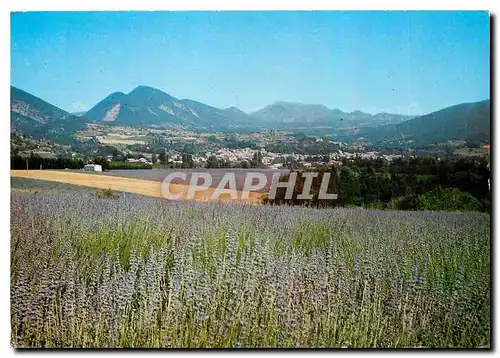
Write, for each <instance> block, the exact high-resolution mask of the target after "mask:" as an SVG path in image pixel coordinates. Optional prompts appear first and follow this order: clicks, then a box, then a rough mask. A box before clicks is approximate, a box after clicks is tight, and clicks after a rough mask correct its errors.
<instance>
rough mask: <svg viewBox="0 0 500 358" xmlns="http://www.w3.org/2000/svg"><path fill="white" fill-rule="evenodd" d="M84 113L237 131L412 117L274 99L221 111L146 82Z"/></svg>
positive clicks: (107, 118) (128, 120)
mask: <svg viewBox="0 0 500 358" xmlns="http://www.w3.org/2000/svg"><path fill="white" fill-rule="evenodd" d="M85 117H87V118H88V119H91V120H95V121H116V122H121V123H124V124H129V125H151V124H156V125H164V124H175V125H181V126H185V127H187V128H189V129H199V130H239V131H244V130H264V129H292V130H293V129H304V128H314V127H328V128H347V127H349V126H366V125H375V126H378V125H384V124H388V123H399V122H401V121H404V120H408V119H410V118H411V117H407V116H403V115H396V114H386V113H381V114H376V115H371V114H368V113H363V112H360V111H354V112H352V113H345V112H342V111H341V110H339V109H329V108H327V107H325V106H323V105H314V104H312V105H311V104H301V103H289V102H277V103H275V104H272V105H269V106H266V107H264V108H263V109H261V110H259V111H257V112H255V113H252V114H250V115H249V114H247V113H245V112H244V111H242V110H240V109H238V108H236V107H230V108H227V109H219V108H216V107H213V106H209V105H206V104H204V103H201V102H198V101H194V100H191V99H178V98H176V97H173V96H171V95H169V94H167V93H165V92H163V91H161V90H159V89H156V88H152V87H147V86H139V87H137V88H135V89H134V90H133V91H132V92H130V93H129V94H125V93H122V92H116V93H113V94H111V95H109V96H108V97H106V98H105V99H104V100H102V101H101V102H99V103H98V104H96V105H95V106H94V107H93V108H91V109H90V110H89V111H88V112H87V113H86V114H85Z"/></svg>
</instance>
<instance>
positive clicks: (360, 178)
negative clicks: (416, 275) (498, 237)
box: [264, 157, 491, 211]
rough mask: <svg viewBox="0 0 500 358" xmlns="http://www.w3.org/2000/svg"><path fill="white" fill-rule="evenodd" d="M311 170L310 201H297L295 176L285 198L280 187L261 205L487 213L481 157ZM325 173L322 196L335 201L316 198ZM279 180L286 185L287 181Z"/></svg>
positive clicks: (365, 162) (364, 162) (357, 162)
mask: <svg viewBox="0 0 500 358" xmlns="http://www.w3.org/2000/svg"><path fill="white" fill-rule="evenodd" d="M311 171H318V172H319V176H318V177H317V178H315V179H314V180H313V183H312V187H311V192H312V194H313V199H312V200H304V199H302V200H301V199H297V196H298V195H299V194H300V193H301V192H302V189H303V186H304V180H305V179H304V178H302V175H301V172H299V173H298V176H297V178H298V179H297V181H296V184H295V188H294V191H293V195H292V198H291V199H288V200H287V199H285V192H286V191H285V188H279V189H278V191H277V194H276V197H275V199H273V200H270V199H264V202H266V203H271V204H290V205H313V206H361V207H369V208H379V209H384V208H388V209H400V210H456V211H460V210H466V211H469V210H478V211H489V210H490V205H491V196H490V190H489V186H488V178H489V177H490V171H489V168H488V159H487V158H481V159H478V158H461V159H440V158H429V157H427V158H426V157H419V158H411V159H396V160H393V161H391V162H387V161H384V160H382V159H361V158H356V159H354V160H348V159H344V160H343V163H342V165H341V166H322V167H319V168H315V169H312V170H311ZM325 172H330V173H331V174H330V182H329V190H328V193H335V194H337V195H338V198H337V199H336V200H331V201H321V200H318V198H317V196H318V195H317V194H318V192H319V186H320V184H321V178H322V175H323V173H325ZM281 180H282V181H285V180H287V176H284V177H283V178H282V179H281Z"/></svg>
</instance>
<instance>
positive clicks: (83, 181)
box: [10, 170, 260, 203]
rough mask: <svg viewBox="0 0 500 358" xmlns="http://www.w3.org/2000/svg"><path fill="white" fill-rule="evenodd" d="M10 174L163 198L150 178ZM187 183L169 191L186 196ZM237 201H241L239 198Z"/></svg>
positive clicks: (199, 196)
mask: <svg viewBox="0 0 500 358" xmlns="http://www.w3.org/2000/svg"><path fill="white" fill-rule="evenodd" d="M10 175H11V176H12V177H18V178H30V179H40V180H49V181H54V182H59V183H67V184H74V185H81V186H86V187H92V188H98V189H111V190H116V191H124V192H128V193H134V194H140V195H147V196H153V197H157V198H163V195H162V193H161V182H158V181H152V180H143V179H135V178H125V177H118V176H110V175H99V174H88V173H83V172H82V173H75V172H64V171H57V170H11V171H10ZM187 189H188V186H187V185H183V184H170V192H171V193H172V194H180V195H181V196H182V198H186V197H187ZM214 190H215V188H208V189H207V190H205V191H199V192H196V193H195V199H194V200H199V201H210V200H212V199H211V198H210V197H211V195H212V193H213V192H214ZM236 192H237V196H238V198H241V191H239V190H237V191H236ZM259 197H260V194H259V193H252V192H251V193H250V197H249V199H248V200H245V201H247V202H253V203H256V202H258V201H259ZM228 200H231V198H230V196H229V195H228V194H226V195H221V196H220V197H219V199H217V201H228ZM238 201H242V200H241V199H240V200H238Z"/></svg>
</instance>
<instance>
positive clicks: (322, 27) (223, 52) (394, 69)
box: [11, 11, 490, 114]
mask: <svg viewBox="0 0 500 358" xmlns="http://www.w3.org/2000/svg"><path fill="white" fill-rule="evenodd" d="M489 31H490V22H489V14H488V13H486V12H436V11H434V12H389V11H385V12H340V11H338V12H38V13H35V12H32V13H12V15H11V84H12V85H13V86H16V87H19V88H21V89H23V90H26V91H28V92H30V93H32V94H34V95H36V96H38V97H40V98H42V99H44V100H46V101H48V102H50V103H52V104H54V105H57V106H59V107H61V108H63V109H66V110H68V111H77V110H85V109H88V108H90V107H92V106H93V105H95V104H96V103H97V102H99V101H100V100H102V99H103V98H104V97H106V96H107V95H109V94H110V93H112V92H116V91H121V92H125V93H128V92H130V91H131V90H132V89H134V88H135V87H136V86H138V85H148V86H152V87H156V88H158V89H161V90H163V91H165V92H167V93H169V94H171V95H173V96H175V97H178V98H190V99H194V100H198V101H201V102H203V103H206V104H210V105H213V106H216V107H221V108H225V107H230V106H235V107H238V108H241V109H243V110H245V111H254V110H257V109H260V108H261V107H263V106H265V105H267V104H270V103H273V102H275V101H293V102H302V103H319V104H324V105H326V106H328V107H330V108H340V109H342V110H346V111H353V110H362V111H366V112H370V113H374V112H382V111H386V112H392V113H403V114H422V113H428V112H431V111H434V110H438V109H441V108H443V107H446V106H450V105H454V104H458V103H462V102H473V101H478V100H483V99H487V98H489V97H490V92H489V81H490V73H489V72H490V61H489V60H490V43H489Z"/></svg>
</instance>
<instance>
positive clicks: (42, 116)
mask: <svg viewBox="0 0 500 358" xmlns="http://www.w3.org/2000/svg"><path fill="white" fill-rule="evenodd" d="M10 97H11V101H10V122H11V131H17V132H20V133H26V134H29V135H31V136H33V137H34V138H46V139H51V140H55V141H58V142H60V143H64V142H71V141H72V140H73V134H74V133H75V132H76V131H78V130H81V129H84V128H85V122H86V121H85V118H82V117H77V116H75V115H73V114H71V113H68V112H66V111H64V110H62V109H61V108H58V107H56V106H54V105H52V104H50V103H48V102H45V101H44V100H42V99H40V98H38V97H35V96H33V95H32V94H29V93H28V92H25V91H23V90H21V89H19V88H16V87H13V86H11V87H10Z"/></svg>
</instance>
